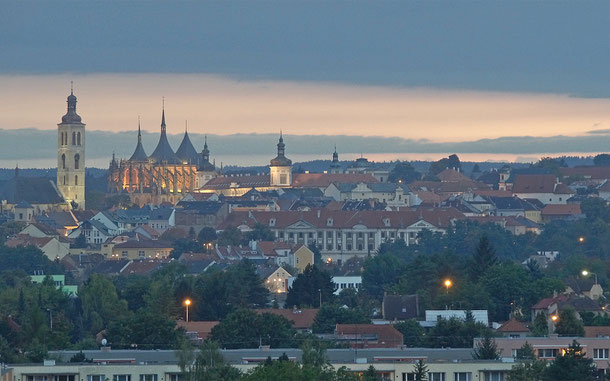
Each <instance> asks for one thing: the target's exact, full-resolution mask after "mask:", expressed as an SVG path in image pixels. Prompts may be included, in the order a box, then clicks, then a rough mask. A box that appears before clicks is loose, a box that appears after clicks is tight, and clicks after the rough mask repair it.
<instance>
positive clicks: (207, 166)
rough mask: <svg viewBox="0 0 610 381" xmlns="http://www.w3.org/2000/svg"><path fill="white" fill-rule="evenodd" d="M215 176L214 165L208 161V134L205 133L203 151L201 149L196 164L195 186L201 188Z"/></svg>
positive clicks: (216, 174)
mask: <svg viewBox="0 0 610 381" xmlns="http://www.w3.org/2000/svg"><path fill="white" fill-rule="evenodd" d="M217 176H218V173H217V172H216V166H215V165H214V164H212V163H210V150H209V149H208V136H207V135H206V136H205V143H204V145H203V151H201V155H200V158H199V165H198V166H197V188H201V187H202V186H204V185H205V184H207V182H208V181H210V180H212V179H213V178H215V177H217Z"/></svg>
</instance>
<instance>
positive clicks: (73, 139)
mask: <svg viewBox="0 0 610 381" xmlns="http://www.w3.org/2000/svg"><path fill="white" fill-rule="evenodd" d="M72 145H76V132H73V133H72Z"/></svg>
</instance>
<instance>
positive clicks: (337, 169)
mask: <svg viewBox="0 0 610 381" xmlns="http://www.w3.org/2000/svg"><path fill="white" fill-rule="evenodd" d="M330 173H343V169H342V168H341V164H339V154H338V153H337V146H335V152H333V161H332V163H330Z"/></svg>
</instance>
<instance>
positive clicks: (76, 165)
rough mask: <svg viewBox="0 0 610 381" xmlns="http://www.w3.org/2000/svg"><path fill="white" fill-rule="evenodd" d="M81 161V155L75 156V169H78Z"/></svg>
mask: <svg viewBox="0 0 610 381" xmlns="http://www.w3.org/2000/svg"><path fill="white" fill-rule="evenodd" d="M79 161H80V155H79V154H76V155H74V169H78V164H79Z"/></svg>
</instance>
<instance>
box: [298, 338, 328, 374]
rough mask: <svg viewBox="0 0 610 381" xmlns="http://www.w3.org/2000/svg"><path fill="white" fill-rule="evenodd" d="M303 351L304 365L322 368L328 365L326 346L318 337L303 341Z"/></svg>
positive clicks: (302, 360)
mask: <svg viewBox="0 0 610 381" xmlns="http://www.w3.org/2000/svg"><path fill="white" fill-rule="evenodd" d="M301 350H302V351H303V355H302V358H301V362H302V363H303V365H310V366H313V367H317V368H321V367H323V366H324V365H327V364H328V359H327V358H326V345H324V343H323V342H322V341H321V340H319V339H318V338H317V337H315V336H312V337H309V338H307V339H306V340H305V341H303V344H301Z"/></svg>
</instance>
